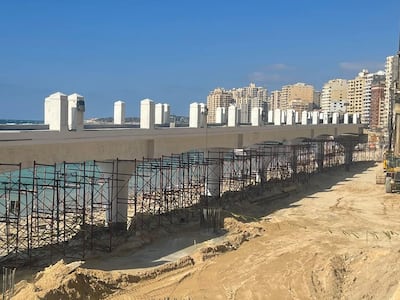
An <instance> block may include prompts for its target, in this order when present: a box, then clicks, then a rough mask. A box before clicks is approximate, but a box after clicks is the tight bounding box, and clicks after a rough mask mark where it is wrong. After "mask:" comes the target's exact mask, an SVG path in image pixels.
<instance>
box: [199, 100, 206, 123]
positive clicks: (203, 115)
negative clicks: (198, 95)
mask: <svg viewBox="0 0 400 300" xmlns="http://www.w3.org/2000/svg"><path fill="white" fill-rule="evenodd" d="M199 105H200V122H199V126H200V128H205V127H207V114H208V108H207V105H206V104H205V103H199Z"/></svg>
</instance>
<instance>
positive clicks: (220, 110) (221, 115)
mask: <svg viewBox="0 0 400 300" xmlns="http://www.w3.org/2000/svg"><path fill="white" fill-rule="evenodd" d="M215 123H217V124H226V108H225V107H217V109H216V110H215Z"/></svg>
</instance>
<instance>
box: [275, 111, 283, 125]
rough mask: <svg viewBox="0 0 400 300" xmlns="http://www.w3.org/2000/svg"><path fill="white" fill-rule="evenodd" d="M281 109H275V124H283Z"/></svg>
mask: <svg viewBox="0 0 400 300" xmlns="http://www.w3.org/2000/svg"><path fill="white" fill-rule="evenodd" d="M281 118H282V117H281V110H280V109H279V108H277V109H275V111H274V125H281V124H282V123H281V121H282V119H281Z"/></svg>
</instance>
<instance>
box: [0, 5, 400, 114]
mask: <svg viewBox="0 0 400 300" xmlns="http://www.w3.org/2000/svg"><path fill="white" fill-rule="evenodd" d="M0 30H1V34H0V103H1V107H0V119H33V120H43V107H44V98H45V97H47V96H48V95H50V94H52V93H54V92H57V91H60V92H63V93H65V94H67V95H68V94H72V93H75V92H76V93H79V94H81V95H83V96H84V97H85V100H86V115H85V118H90V117H109V116H112V115H113V103H114V101H116V100H123V101H125V102H126V110H127V112H126V114H127V116H139V107H140V105H139V103H140V100H142V99H144V98H151V99H153V100H154V101H155V102H156V103H158V102H162V103H169V104H170V105H171V113H172V114H178V115H188V111H189V104H190V103H192V102H195V101H197V102H199V101H200V102H206V97H207V95H208V93H209V92H210V91H211V90H212V89H214V88H216V87H224V88H233V87H242V86H247V85H248V84H249V82H251V81H253V82H255V83H256V84H257V85H259V86H264V87H267V88H268V90H269V91H271V90H274V89H280V88H281V86H282V85H285V84H293V83H296V82H305V83H307V84H312V85H314V87H315V88H316V89H318V90H320V89H321V87H322V85H323V83H324V82H326V81H328V80H330V79H333V78H345V79H350V78H354V77H355V76H356V74H357V73H358V72H359V71H360V70H361V69H363V68H366V69H368V70H369V71H371V72H375V71H378V70H381V69H384V63H385V58H386V56H389V55H393V54H395V53H396V51H397V48H398V39H399V32H400V1H399V0H382V1H378V0H374V1H371V0H334V1H333V0H330V1H327V0H304V1H302V0H292V1H289V0H279V1H273V0H270V1H269V0H259V1H257V0H158V1H156V0H126V1H124V0H109V1H102V0H59V1H55V0H34V1H30V0H2V1H1V2H0Z"/></svg>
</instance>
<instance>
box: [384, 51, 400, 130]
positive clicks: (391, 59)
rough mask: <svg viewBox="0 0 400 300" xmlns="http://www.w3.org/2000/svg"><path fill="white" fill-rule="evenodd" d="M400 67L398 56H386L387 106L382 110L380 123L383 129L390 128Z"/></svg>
mask: <svg viewBox="0 0 400 300" xmlns="http://www.w3.org/2000/svg"><path fill="white" fill-rule="evenodd" d="M399 68H400V62H399V59H398V56H388V57H387V58H386V64H385V74H386V80H385V106H384V110H383V111H382V112H381V116H380V121H379V123H380V124H379V125H380V126H381V127H382V128H383V129H386V130H387V129H388V128H389V126H390V124H391V122H390V117H391V116H392V117H393V114H392V113H391V112H392V110H393V102H394V89H395V82H396V80H397V78H398V76H399Z"/></svg>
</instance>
